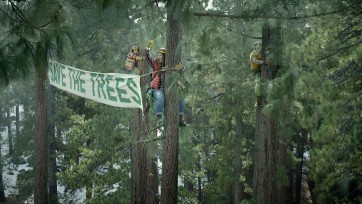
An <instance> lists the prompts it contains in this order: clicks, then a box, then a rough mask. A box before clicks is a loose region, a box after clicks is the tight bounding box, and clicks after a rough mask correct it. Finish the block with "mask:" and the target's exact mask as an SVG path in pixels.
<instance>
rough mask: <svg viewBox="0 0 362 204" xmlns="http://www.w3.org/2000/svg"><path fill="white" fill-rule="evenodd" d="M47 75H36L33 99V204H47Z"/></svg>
mask: <svg viewBox="0 0 362 204" xmlns="http://www.w3.org/2000/svg"><path fill="white" fill-rule="evenodd" d="M46 78H47V75H46V72H44V73H37V75H36V99H35V101H36V102H35V116H36V121H35V138H34V143H35V166H34V173H35V176H34V203H35V204H45V203H48V189H47V180H48V165H47V164H48V137H47V92H46V89H45V81H46Z"/></svg>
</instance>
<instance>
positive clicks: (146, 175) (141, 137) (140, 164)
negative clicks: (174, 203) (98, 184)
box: [130, 52, 159, 204]
mask: <svg viewBox="0 0 362 204" xmlns="http://www.w3.org/2000/svg"><path fill="white" fill-rule="evenodd" d="M141 53H142V52H141ZM142 54H143V53H142ZM138 68H139V69H140V70H141V74H142V73H146V72H147V65H146V63H145V62H144V61H139V62H138ZM140 83H141V84H140V85H141V87H144V85H145V84H146V83H147V78H146V77H142V78H141V82H140ZM143 91H145V90H143ZM142 101H145V103H143V110H147V108H146V106H147V104H146V103H147V99H146V97H145V94H143V95H142ZM146 116H147V114H145V113H143V112H142V110H140V109H137V110H134V118H133V120H132V122H131V124H130V131H131V132H132V135H134V140H133V143H132V151H131V152H132V153H131V154H132V155H131V157H132V159H131V160H132V199H131V203H138V204H143V203H149V204H157V203H159V198H158V197H157V196H158V167H157V157H156V156H154V155H150V154H148V153H149V151H148V150H149V148H150V144H148V142H145V141H146V139H147V137H148V127H147V124H148V119H147V117H146Z"/></svg>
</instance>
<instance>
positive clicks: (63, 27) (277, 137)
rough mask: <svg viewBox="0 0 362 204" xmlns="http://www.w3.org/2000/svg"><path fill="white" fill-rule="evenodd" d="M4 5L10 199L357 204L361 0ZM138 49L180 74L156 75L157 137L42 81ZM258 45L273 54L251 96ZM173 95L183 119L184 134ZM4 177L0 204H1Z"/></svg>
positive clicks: (118, 69)
mask: <svg viewBox="0 0 362 204" xmlns="http://www.w3.org/2000/svg"><path fill="white" fill-rule="evenodd" d="M0 11H1V12H0V15H1V18H0V19H1V20H0V23H1V27H2V30H1V32H0V39H1V41H0V43H1V44H0V73H1V74H0V77H1V81H0V82H1V84H0V85H1V92H0V97H1V100H0V107H1V114H0V117H1V118H0V123H1V127H2V128H3V127H7V130H8V131H7V132H8V138H7V140H4V141H2V143H6V144H7V145H8V147H9V151H8V153H7V154H5V155H1V156H2V157H1V168H0V169H3V168H2V167H3V166H6V165H8V164H10V163H12V164H16V163H18V162H19V161H20V160H22V159H24V158H25V159H26V162H27V163H28V164H29V166H30V168H29V169H28V170H26V171H22V172H20V173H19V174H18V177H17V183H16V184H17V189H18V194H17V195H11V196H14V197H16V199H17V200H19V201H25V200H27V199H29V198H30V197H33V200H34V203H57V202H58V203H60V202H66V203H72V202H75V201H72V199H71V198H67V199H69V200H67V201H64V199H65V198H64V197H62V196H63V194H60V193H58V189H59V185H61V186H64V187H65V188H66V189H67V191H69V192H76V191H77V190H82V191H83V192H85V196H84V200H83V201H81V202H83V203H160V202H162V203H177V202H179V203H360V202H362V175H361V172H362V155H361V150H362V148H361V147H362V146H361V144H362V125H361V124H362V119H361V118H362V112H361V110H362V100H361V94H362V92H361V90H362V77H361V75H362V70H361V58H362V54H361V53H362V52H361V51H362V47H361V30H362V22H361V19H362V18H361V13H362V5H361V3H360V1H359V0H346V1H340V0H330V1H321V0H293V1H291V0H276V1H266V0H259V1H256V0H251V1H242V0H223V1H209V0H194V1H190V0H179V1H176V0H168V1H153V0H140V1H126V0H125V1H113V0H81V1H74V0H54V1H51V2H50V1H45V0H27V1H23V0H16V1H12V0H3V1H1V2H0ZM149 39H153V40H155V45H154V46H153V47H152V54H153V56H155V54H156V51H157V49H158V48H159V47H166V48H167V51H168V55H167V58H166V61H167V63H168V64H167V65H168V67H173V66H174V65H175V64H177V63H179V62H181V63H182V64H183V66H184V67H185V70H184V72H183V73H182V74H180V73H179V72H174V71H171V70H169V71H166V79H167V81H166V86H167V87H168V88H167V90H166V91H165V95H166V100H167V102H166V107H165V115H166V121H165V123H166V124H165V127H164V130H163V133H162V135H161V136H159V137H157V135H156V132H157V131H156V129H155V127H156V119H155V117H154V115H153V113H152V109H151V110H149V111H148V112H146V113H145V115H143V114H142V112H141V110H138V109H137V110H136V109H122V108H115V107H111V106H107V105H103V104H100V103H97V102H94V101H90V100H86V99H84V98H80V97H77V96H75V95H71V94H69V93H66V92H63V91H60V90H56V89H55V88H54V87H51V86H49V85H48V81H47V75H46V73H47V70H48V63H47V62H48V60H50V59H53V60H57V61H59V62H61V63H63V64H67V65H70V66H73V67H77V68H80V69H84V70H87V71H95V72H105V73H125V72H126V69H125V68H124V62H125V59H126V55H127V53H128V52H129V50H130V48H131V47H132V46H133V45H137V46H139V47H140V48H141V51H143V49H144V48H145V45H146V42H147V41H148V40H149ZM256 41H259V42H262V44H263V53H264V54H265V56H264V57H266V54H267V55H268V56H267V58H269V59H270V60H271V62H270V64H269V65H263V67H262V78H261V80H262V81H261V82H262V83H261V86H262V90H263V92H262V96H258V97H257V96H256V93H255V85H256V84H255V76H254V74H253V73H252V72H251V70H250V65H249V54H250V53H251V51H252V50H253V44H254V42H256ZM138 66H139V67H140V69H141V70H142V71H143V72H142V73H143V74H144V73H148V72H149V71H150V68H149V67H148V66H147V65H146V64H145V63H144V62H140V63H139V65H138ZM275 67H277V72H276V74H275V75H273V76H271V74H269V73H270V72H269V70H270V69H271V68H275ZM146 78H147V77H143V79H144V80H143V82H142V83H143V84H142V85H143V87H144V91H143V93H146V82H145V81H147V79H146ZM177 80H179V81H182V82H183V83H184V84H185V85H186V86H187V90H186V91H184V90H179V89H178V87H177V86H174V84H177V83H175V82H176V81H177ZM145 95H146V94H145ZM179 96H183V97H184V98H185V102H186V119H187V122H188V124H189V126H187V127H185V128H180V129H179V127H178V123H177V122H178V118H177V117H176V116H177V112H178V109H177V106H176V105H177V103H175V102H176V101H177V100H176V98H178V97H179ZM145 97H146V96H144V101H146V99H145ZM257 99H260V101H261V104H262V106H260V104H259V105H258V103H256V102H257ZM255 105H256V106H255ZM11 112H15V114H14V115H15V117H13V115H12V114H11ZM161 164H162V165H161ZM0 181H1V182H0V184H1V185H0V200H1V201H5V200H6V199H8V200H9V199H13V198H10V197H9V196H10V195H5V193H4V188H6V185H4V182H3V180H2V179H1V180H0ZM6 196H7V198H6Z"/></svg>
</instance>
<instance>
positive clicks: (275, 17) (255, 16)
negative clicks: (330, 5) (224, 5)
mask: <svg viewBox="0 0 362 204" xmlns="http://www.w3.org/2000/svg"><path fill="white" fill-rule="evenodd" d="M359 5H360V4H359V3H356V4H352V5H349V6H347V7H344V8H342V9H340V10H336V11H331V12H326V13H319V14H314V15H305V16H294V17H293V16H275V15H265V16H258V15H250V16H247V15H231V14H224V13H209V12H207V13H193V15H194V16H204V17H221V18H231V19H233V18H236V19H256V18H257V19H285V20H298V19H305V18H314V17H321V16H327V15H331V14H336V13H342V12H344V11H345V10H347V9H349V8H352V7H353V6H359ZM252 13H253V12H252ZM254 13H258V12H254Z"/></svg>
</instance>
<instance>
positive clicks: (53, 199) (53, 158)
mask: <svg viewBox="0 0 362 204" xmlns="http://www.w3.org/2000/svg"><path fill="white" fill-rule="evenodd" d="M54 91H55V89H54V87H53V86H50V85H49V86H48V93H49V99H48V118H49V123H48V135H49V140H50V142H49V190H48V192H49V202H50V203H58V186H57V175H56V174H57V155H56V149H57V143H56V137H55V126H54V120H53V118H52V116H53V115H54V100H55V98H54Z"/></svg>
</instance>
